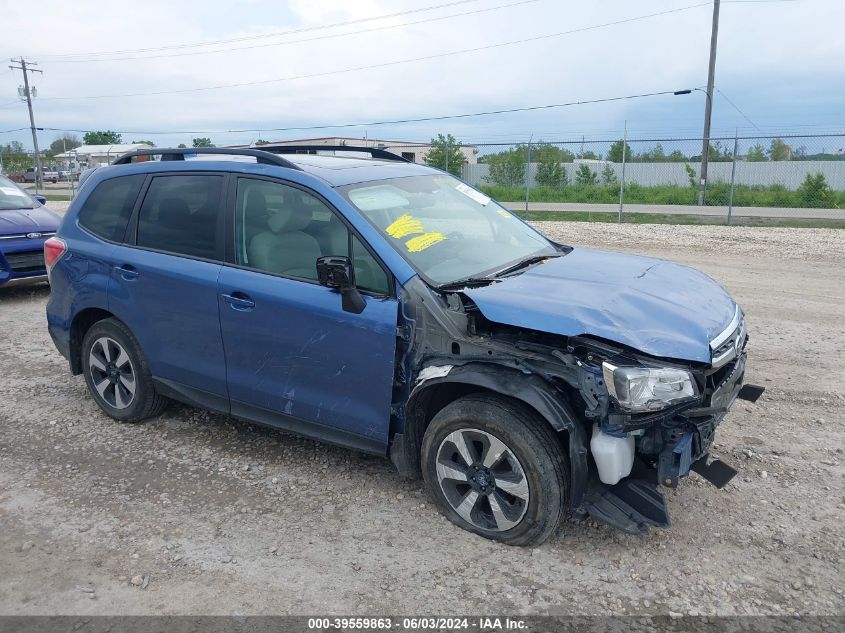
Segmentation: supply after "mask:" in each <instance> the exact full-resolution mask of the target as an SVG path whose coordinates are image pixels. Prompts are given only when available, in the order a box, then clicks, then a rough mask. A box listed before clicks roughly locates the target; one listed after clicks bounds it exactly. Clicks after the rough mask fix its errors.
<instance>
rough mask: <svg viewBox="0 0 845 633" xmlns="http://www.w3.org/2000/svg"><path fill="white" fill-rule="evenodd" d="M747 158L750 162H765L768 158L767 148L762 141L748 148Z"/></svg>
mask: <svg viewBox="0 0 845 633" xmlns="http://www.w3.org/2000/svg"><path fill="white" fill-rule="evenodd" d="M745 160H747V161H748V162H749V163H764V162H766V161H767V160H768V159H767V158H766V150H765V149H764V148H763V146H762V145H760V143H757V144H756V145H754V146H752V147H749V148H748V154H746V155H745Z"/></svg>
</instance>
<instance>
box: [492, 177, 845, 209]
mask: <svg viewBox="0 0 845 633" xmlns="http://www.w3.org/2000/svg"><path fill="white" fill-rule="evenodd" d="M480 189H481V190H482V191H483V192H484V193H486V194H487V195H488V196H490V197H492V198H494V199H496V200H502V201H505V202H515V201H518V200H525V188H524V187H501V186H498V185H485V186H482V187H480ZM828 195H829V198H828V200H829V201H830V206H831V207H832V208H834V209H842V208H845V191H830V192H829V194H828ZM729 196H730V185H729V184H727V183H724V182H713V183H711V184H709V185H708V187H707V195H706V196H705V204H706V205H707V206H726V205H727V204H728V198H729ZM529 200H530V201H531V202H585V203H587V202H589V203H601V204H613V203H618V202H619V183H615V184H610V185H578V184H573V185H566V186H563V187H557V188H555V187H533V188H532V189H531V190H530V191H529ZM697 201H698V192H697V190H695V189H693V188H692V187H682V186H680V185H660V186H656V187H644V186H642V185H639V184H637V183H635V182H632V183H626V185H625V202H626V203H627V204H696V203H697ZM733 204H734V206H735V207H788V208H802V207H808V206H811V205H809V204H808V203H807V201H806V200H805V198H802V196H801V193H800V192H799V191H791V190H789V189H787V188H786V187H784V186H783V185H769V186H749V185H737V186H736V187H735V188H734V200H733Z"/></svg>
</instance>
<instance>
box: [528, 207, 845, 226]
mask: <svg viewBox="0 0 845 633" xmlns="http://www.w3.org/2000/svg"><path fill="white" fill-rule="evenodd" d="M514 213H516V215H518V216H519V217H521V218H523V219H525V220H528V221H529V222H605V223H609V224H616V217H617V216H616V214H615V213H589V212H586V211H573V212H569V211H529V212H528V214H526V213H525V212H524V211H514ZM622 223H623V224H690V225H724V224H725V218H724V217H722V216H713V215H676V214H670V213H624V214H623V215H622ZM731 226H766V227H788V228H813V229H845V220H827V219H813V218H766V217H744V216H739V217H736V216H735V217H733V218H732V219H731Z"/></svg>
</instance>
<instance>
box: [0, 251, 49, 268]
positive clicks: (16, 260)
mask: <svg viewBox="0 0 845 633" xmlns="http://www.w3.org/2000/svg"><path fill="white" fill-rule="evenodd" d="M5 257H6V261H7V262H9V268H11V269H12V272H15V273H31V272H35V271H38V270H44V253H43V252H42V251H31V252H28V253H6V254H5Z"/></svg>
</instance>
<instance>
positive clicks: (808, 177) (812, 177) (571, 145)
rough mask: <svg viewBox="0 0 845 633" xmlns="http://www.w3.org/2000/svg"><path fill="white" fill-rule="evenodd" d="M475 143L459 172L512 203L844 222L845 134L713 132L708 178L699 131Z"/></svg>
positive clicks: (620, 214) (548, 208) (531, 207)
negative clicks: (470, 157)
mask: <svg viewBox="0 0 845 633" xmlns="http://www.w3.org/2000/svg"><path fill="white" fill-rule="evenodd" d="M620 136H621V135H620ZM476 146H477V147H478V153H477V155H476V159H477V162H475V163H467V164H465V165H464V167H463V171H462V177H463V179H464V180H466V181H467V182H469V183H470V184H472V185H474V186H476V187H479V188H480V189H482V190H484V191H485V192H487V193H488V194H489V195H491V196H493V197H494V198H496V199H497V200H500V201H502V202H505V203H507V204H508V206H509V207H511V208H513V209H515V210H526V211H534V212H554V211H557V212H562V213H590V214H592V213H616V214H617V218H618V219H619V220H620V221H624V220H625V216H626V214H635V213H647V214H668V215H698V216H711V217H714V216H715V217H723V218H724V220H725V221H726V222H730V221H731V219H732V217H738V216H752V217H772V218H830V219H841V220H845V151H843V150H845V135H842V136H832V135H825V136H801V137H797V136H767V137H746V136H737V137H735V138H712V139H711V140H710V142H709V145H708V159H707V161H706V170H707V171H706V179H705V178H704V176H705V174H704V173H702V170H703V168H704V165H703V164H702V160H701V156H702V153H703V150H704V143H703V141H702V139H701V138H675V139H667V138H652V139H628V140H627V141H623V140H622V139H621V138H620V139H619V140H616V141H608V140H601V141H596V140H592V141H591V140H581V141H572V142H533V143H519V144H504V145H503V144H496V145H490V144H484V143H481V144H477V145H476ZM632 219H633V218H632Z"/></svg>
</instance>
